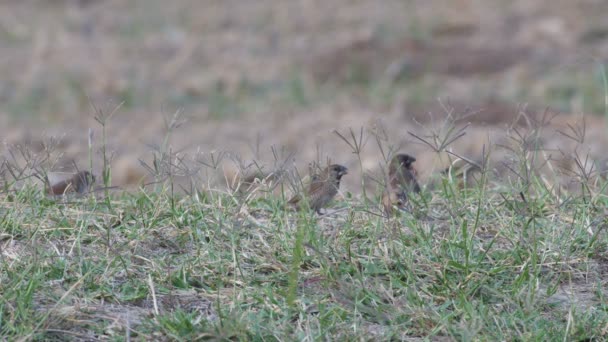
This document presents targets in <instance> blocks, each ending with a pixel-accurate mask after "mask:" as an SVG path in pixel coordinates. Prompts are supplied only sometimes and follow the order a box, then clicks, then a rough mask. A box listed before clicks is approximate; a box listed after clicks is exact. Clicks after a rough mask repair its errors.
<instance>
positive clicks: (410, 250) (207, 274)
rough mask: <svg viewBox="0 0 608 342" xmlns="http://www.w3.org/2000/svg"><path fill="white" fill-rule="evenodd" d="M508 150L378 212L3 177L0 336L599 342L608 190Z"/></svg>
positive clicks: (607, 324)
mask: <svg viewBox="0 0 608 342" xmlns="http://www.w3.org/2000/svg"><path fill="white" fill-rule="evenodd" d="M100 115H101V114H100ZM173 121H174V120H172V121H171V122H173ZM171 122H168V126H172V125H173V124H172V123H171ZM449 132H452V133H449ZM454 132H456V133H454ZM459 132H460V131H454V130H448V133H447V134H448V136H446V138H445V139H444V140H442V141H444V142H445V141H449V140H450V139H453V138H450V137H449V135H450V134H452V135H453V134H459ZM351 133H353V132H352V131H351ZM531 134H532V135H533V133H531ZM351 135H352V134H351ZM353 139H355V140H354V142H353V143H354V144H355V145H357V146H363V145H361V143H360V141H362V140H364V138H363V136H361V137H356V136H355V135H353ZM345 141H348V139H347V140H345ZM441 144H443V143H441ZM439 147H441V146H439ZM441 148H445V146H443V147H441ZM525 148H526V147H522V150H525ZM163 149H167V146H165V147H163ZM522 150H517V149H514V150H513V151H514V153H516V154H518V155H520V156H522V157H521V158H523V156H525V155H526V153H525V152H526V151H523V152H522ZM165 152H167V151H165ZM158 153H160V154H162V153H163V152H162V151H159V152H158ZM162 159H163V156H161V155H159V156H158V160H162ZM519 162H520V163H521V164H520V165H519V167H520V168H519V169H517V168H513V170H524V169H525V170H527V172H524V171H522V173H521V174H522V175H524V174H525V175H526V176H525V177H513V178H512V179H511V180H509V179H505V178H503V179H501V181H500V182H498V180H497V179H496V178H495V177H493V176H492V173H491V172H490V171H486V172H484V173H482V175H483V178H482V181H481V182H480V183H479V184H486V186H481V185H479V186H476V187H469V188H460V187H459V185H458V184H459V183H458V180H457V179H454V178H448V177H446V178H440V179H439V180H438V183H436V184H437V186H435V187H429V188H427V189H426V190H425V191H423V193H422V194H421V195H420V196H418V197H413V198H412V205H413V210H412V212H411V213H409V212H403V213H400V214H399V215H398V216H397V217H393V218H390V219H388V218H386V217H383V216H382V215H380V213H381V211H380V209H379V208H378V207H377V204H376V202H374V200H373V195H372V194H369V195H368V196H372V197H370V198H369V199H368V200H364V199H363V198H358V197H357V196H347V198H348V199H347V200H343V201H342V202H341V203H335V207H342V208H345V210H340V211H337V212H336V213H334V214H329V215H324V216H321V217H319V216H316V215H315V214H313V213H312V212H301V213H295V212H291V211H287V210H284V209H283V207H284V199H283V196H274V195H271V194H264V193H260V195H258V196H240V195H238V194H235V193H230V192H227V191H226V190H225V189H217V190H209V191H206V192H198V193H197V194H196V196H195V195H193V196H187V195H176V194H175V191H174V188H173V187H171V186H170V184H166V185H165V186H157V187H156V190H154V191H148V190H144V189H141V190H140V191H134V192H124V193H106V194H99V195H97V196H93V195H89V196H86V197H82V198H66V199H49V198H47V197H46V196H45V195H44V194H43V193H42V192H41V189H39V188H38V187H32V186H27V185H26V186H22V187H17V186H16V185H14V184H13V183H10V184H9V186H10V187H11V188H10V189H7V188H5V191H4V192H3V193H2V197H1V201H0V220H1V221H0V222H1V226H2V235H1V236H0V251H1V253H0V256H1V259H0V292H1V293H2V297H1V299H0V334H1V335H2V336H3V338H6V339H11V340H53V339H77V340H78V339H88V340H96V339H112V340H123V339H126V340H130V339H135V340H152V339H154V340H197V339H218V340H225V339H238V340H294V339H297V340H321V339H325V338H327V337H329V336H331V337H332V338H334V339H337V340H359V339H381V340H388V339H406V338H423V339H430V340H434V339H439V338H444V339H447V340H481V341H483V340H526V341H527V340H564V341H565V340H568V341H571V340H579V341H580V340H585V339H593V338H595V339H604V338H606V335H607V334H608V310H607V309H608V307H607V306H606V304H605V303H606V301H605V292H604V291H605V290H606V285H605V284H606V274H607V269H606V267H605V265H604V264H605V262H606V260H607V257H608V254H607V248H608V243H606V241H607V240H606V232H605V227H606V224H607V222H606V219H605V218H604V215H605V214H604V213H603V211H602V209H601V208H604V207H605V206H606V201H607V200H606V198H605V196H604V195H602V191H599V192H596V191H595V190H597V189H602V188H603V186H605V184H603V181H602V180H596V181H594V182H593V183H592V184H587V188H586V189H591V191H589V192H585V194H586V195H585V196H577V195H575V194H572V193H570V194H567V193H565V192H564V193H563V194H562V195H560V196H557V195H555V194H554V192H553V191H552V189H550V188H547V186H545V183H544V182H542V181H541V177H540V174H539V173H538V172H537V171H536V170H534V169H532V167H531V166H530V165H531V164H529V163H528V162H526V161H525V160H523V159H519ZM3 165H4V166H6V163H5V164H3ZM155 165H156V163H155ZM159 165H160V164H159ZM168 167H171V166H170V165H169V166H168ZM104 174H105V175H106V177H109V173H108V174H106V173H104ZM169 174H171V173H169ZM486 177H487V180H488V181H486ZM586 179H589V178H586ZM105 181H106V184H108V183H107V182H109V178H107V179H105ZM507 189H508V190H507ZM106 191H107V190H106ZM104 192H105V191H104ZM106 195H107V196H106ZM378 195H379V194H378ZM245 199H247V200H245Z"/></svg>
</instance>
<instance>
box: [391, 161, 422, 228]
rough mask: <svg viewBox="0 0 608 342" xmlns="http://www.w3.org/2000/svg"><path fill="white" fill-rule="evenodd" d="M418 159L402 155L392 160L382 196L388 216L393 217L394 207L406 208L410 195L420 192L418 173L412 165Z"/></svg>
mask: <svg viewBox="0 0 608 342" xmlns="http://www.w3.org/2000/svg"><path fill="white" fill-rule="evenodd" d="M415 161H416V158H414V157H412V156H410V155H409V154H405V153H400V154H397V155H396V156H394V157H393V158H392V159H391V162H390V164H389V167H388V184H387V185H386V190H385V191H384V194H383V195H382V205H383V206H384V211H385V213H386V214H387V215H389V216H390V215H391V214H392V211H393V206H396V207H398V208H400V209H402V208H404V206H405V204H406V203H407V201H408V199H409V198H408V193H411V192H415V193H418V192H420V185H419V184H418V181H417V180H416V177H417V175H418V172H417V171H416V169H415V168H414V166H413V165H412V164H413V163H414V162H415Z"/></svg>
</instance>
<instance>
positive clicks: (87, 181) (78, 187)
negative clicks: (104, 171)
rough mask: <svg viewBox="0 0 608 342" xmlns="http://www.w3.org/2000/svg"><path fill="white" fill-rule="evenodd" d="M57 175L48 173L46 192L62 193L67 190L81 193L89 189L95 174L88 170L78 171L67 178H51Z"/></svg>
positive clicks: (67, 191) (52, 193)
mask: <svg viewBox="0 0 608 342" xmlns="http://www.w3.org/2000/svg"><path fill="white" fill-rule="evenodd" d="M58 177H59V176H57V175H54V174H49V175H48V186H49V189H48V192H49V194H51V195H64V194H66V193H69V192H76V193H78V194H80V195H82V194H84V193H86V192H87V191H89V189H90V187H91V185H92V184H93V183H94V182H95V176H94V175H93V174H91V173H90V172H89V171H80V172H78V173H76V174H74V175H73V176H72V177H70V178H68V179H63V180H57V179H53V178H58Z"/></svg>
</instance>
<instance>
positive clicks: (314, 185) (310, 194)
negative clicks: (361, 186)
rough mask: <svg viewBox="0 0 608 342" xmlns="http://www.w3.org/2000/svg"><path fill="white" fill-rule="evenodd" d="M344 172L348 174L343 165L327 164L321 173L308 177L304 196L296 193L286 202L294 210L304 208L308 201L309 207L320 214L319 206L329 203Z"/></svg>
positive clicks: (338, 186) (322, 206) (336, 191)
mask: <svg viewBox="0 0 608 342" xmlns="http://www.w3.org/2000/svg"><path fill="white" fill-rule="evenodd" d="M346 174H348V169H347V168H346V167H345V166H342V165H339V164H332V165H329V166H327V167H326V168H325V169H324V170H323V171H321V173H319V174H316V175H313V176H312V177H311V178H310V180H311V181H310V185H309V186H308V189H307V190H306V191H305V192H304V196H301V195H300V194H296V195H295V196H293V197H292V198H291V199H290V200H289V201H288V202H287V203H288V204H289V205H290V206H292V207H293V208H295V209H296V210H301V209H302V208H305V207H306V203H308V206H309V207H310V209H312V210H314V211H315V212H317V214H321V208H324V207H325V206H326V205H327V204H329V202H331V200H332V199H333V198H334V196H336V194H337V193H338V189H339V188H340V180H341V179H342V176H344V175H346Z"/></svg>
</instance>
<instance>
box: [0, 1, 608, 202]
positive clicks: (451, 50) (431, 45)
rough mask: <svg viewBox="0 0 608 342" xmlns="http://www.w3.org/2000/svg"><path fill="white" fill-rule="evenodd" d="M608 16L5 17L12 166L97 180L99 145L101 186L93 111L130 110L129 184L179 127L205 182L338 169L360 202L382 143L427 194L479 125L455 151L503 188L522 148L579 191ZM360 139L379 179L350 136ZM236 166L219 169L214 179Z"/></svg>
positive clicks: (489, 5) (141, 13) (579, 7)
mask: <svg viewBox="0 0 608 342" xmlns="http://www.w3.org/2000/svg"><path fill="white" fill-rule="evenodd" d="M607 11H608V2H605V1H598V0H595V1H592V0H582V1H566V0H537V1H523V0H521V1H500V0H492V1H472V0H457V1H450V2H445V1H439V0H430V1H402V0H382V1H351V0H348V1H347V0H333V1H315V0H311V1H279V0H261V1H236V0H206V1H198V0H196V1H195V0H178V1H171V2H166V1H162V0H130V1H120V0H87V1H84V0H47V1H44V0H24V1H16V0H11V1H4V2H2V3H0V39H1V40H2V41H3V44H2V45H1V47H0V49H2V51H1V54H0V56H2V57H0V72H1V74H2V75H3V76H2V77H1V78H0V101H1V102H0V103H1V104H2V106H0V128H1V130H0V134H1V135H0V136H1V137H2V141H3V143H4V146H3V149H4V151H3V153H4V154H5V155H6V156H8V155H9V151H10V149H11V148H14V146H15V145H23V144H27V145H29V146H30V147H31V149H32V150H33V151H37V152H38V153H42V152H43V150H44V149H43V148H42V147H41V146H42V145H43V144H45V143H46V144H48V141H49V139H50V137H58V138H61V142H60V143H59V144H58V146H57V147H56V148H54V155H56V156H57V162H56V163H49V164H48V165H47V167H48V168H49V169H52V170H69V169H73V168H74V164H76V165H77V166H78V167H79V168H87V167H88V145H87V141H88V131H89V129H92V130H93V132H94V140H93V142H94V169H95V171H96V172H98V173H99V171H100V168H101V155H100V153H99V147H100V144H101V139H102V132H101V126H100V124H99V123H98V122H97V121H96V120H95V119H94V116H95V112H96V110H95V109H94V108H97V110H98V111H99V110H102V111H103V112H104V113H106V114H108V113H111V112H112V111H113V110H114V109H115V108H116V107H117V106H118V105H119V104H121V103H122V105H121V106H120V107H119V108H118V109H117V110H116V113H115V114H114V115H113V116H112V118H111V119H110V120H109V121H108V125H107V141H108V143H107V147H108V150H109V151H110V152H111V154H112V157H113V160H112V172H113V182H114V183H115V184H116V185H122V186H133V185H135V184H137V183H138V182H139V181H140V180H141V179H142V178H147V179H149V178H150V175H149V172H148V170H146V169H145V168H144V167H142V166H141V164H140V160H142V161H144V162H146V163H148V164H151V163H152V155H153V151H154V149H155V146H156V147H158V146H161V145H162V144H163V141H164V139H165V137H166V136H167V129H166V125H167V120H168V119H169V118H171V116H172V115H173V113H175V112H177V111H180V112H181V113H183V117H184V119H185V121H184V123H183V124H182V125H181V126H180V127H178V128H176V129H175V130H174V131H173V132H172V134H171V135H170V139H169V140H168V141H169V145H170V146H171V149H170V150H171V151H172V152H175V153H182V154H183V155H184V157H183V158H184V159H183V161H184V163H187V164H188V165H190V168H191V170H196V169H197V167H201V170H200V172H199V173H197V177H199V178H200V179H201V180H203V183H206V182H207V181H208V180H209V182H210V183H212V184H223V183H224V181H225V179H223V178H224V175H228V177H231V176H232V175H235V174H238V173H240V172H244V173H250V172H253V171H254V167H252V166H251V162H252V161H256V162H258V163H259V164H260V165H264V166H265V167H264V168H265V170H272V169H273V167H274V165H275V161H274V159H275V158H277V157H278V159H286V158H287V157H288V156H289V158H287V159H288V161H287V165H289V166H291V165H294V163H295V165H296V166H297V167H298V168H299V169H300V172H302V173H305V170H306V166H307V165H308V163H309V162H310V161H313V160H321V161H325V160H326V159H327V158H331V160H332V161H333V162H337V163H341V164H344V165H346V166H347V167H349V169H351V173H350V174H349V176H348V177H347V178H346V179H345V189H347V190H349V191H353V192H355V193H357V192H359V191H360V184H361V175H362V173H365V174H366V175H371V176H370V177H369V178H374V177H375V178H378V177H381V174H382V172H381V168H382V165H383V164H384V161H383V157H382V153H381V149H380V148H379V145H381V146H383V148H384V149H385V151H386V150H388V148H389V147H393V148H394V149H395V150H400V151H405V152H409V153H411V154H414V155H415V156H416V157H417V158H418V162H417V167H418V169H419V171H420V173H421V175H422V177H423V179H424V180H425V181H427V180H428V179H429V178H430V176H431V175H433V174H437V173H438V172H439V171H441V170H443V169H444V168H445V167H447V165H448V164H449V160H448V157H447V155H446V154H445V153H443V154H437V153H435V152H433V149H432V148H431V147H430V146H429V145H428V144H426V143H424V142H423V140H425V141H427V142H432V143H431V145H433V144H434V143H435V144H436V143H438V142H439V141H440V140H441V139H442V137H445V135H446V134H448V133H447V132H449V131H450V127H455V129H454V130H453V131H452V132H457V131H458V129H460V128H462V127H466V129H465V130H464V131H463V132H465V133H466V134H465V135H463V136H462V137H461V138H459V139H457V140H456V141H455V142H454V143H453V144H451V145H450V146H449V147H448V148H449V149H450V150H451V151H452V152H453V153H455V154H457V155H462V156H465V157H466V158H469V159H472V160H475V161H480V160H481V159H482V153H483V152H484V151H486V152H487V151H488V150H490V151H491V154H490V160H491V167H492V168H493V169H494V170H496V173H497V174H499V175H503V176H505V177H517V176H516V175H515V173H514V172H512V170H511V168H509V167H507V166H509V165H511V166H512V165H516V164H517V158H516V157H515V155H517V153H516V151H519V150H518V147H521V146H524V147H526V148H527V150H525V151H523V152H521V153H522V155H526V157H529V158H532V157H533V155H538V157H534V158H538V160H542V161H544V162H539V161H538V160H537V163H538V167H539V168H542V169H543V170H546V172H547V173H548V174H549V175H555V176H557V179H558V180H559V181H560V182H561V183H562V184H564V185H567V186H570V185H573V184H574V186H575V185H576V172H577V170H578V169H577V168H579V169H580V167H578V166H577V165H578V164H577V159H579V160H581V159H585V156H587V155H589V156H590V162H591V163H595V164H596V165H597V166H598V167H601V166H605V165H604V164H605V161H606V160H607V158H606V157H607V156H606V152H605V151H604V148H603V146H606V132H608V126H607V125H606V123H605V122H604V120H603V119H602V118H601V117H600V116H598V115H601V114H603V113H604V112H605V110H606V108H605V105H606V104H605V103H604V96H605V93H606V92H608V89H605V88H604V85H603V78H602V76H603V74H602V68H601V66H602V65H603V64H602V63H603V62H604V61H605V60H606V57H608V24H606V21H605V16H604V14H605V13H608V12H607ZM546 108H550V109H549V110H546ZM555 115H556V116H555ZM583 115H584V117H585V120H584V122H585V125H584V126H583V120H582V117H583ZM548 118H552V120H548ZM545 119H546V120H545ZM447 122H451V123H452V124H446V123H447ZM541 127H542V129H540V128H541ZM583 127H584V129H583ZM361 128H363V133H364V134H363V137H364V142H365V144H364V147H363V150H362V152H361V155H360V156H361V164H362V166H363V170H361V167H360V166H359V161H358V160H357V156H356V155H355V154H353V153H352V149H351V148H350V147H349V146H348V145H347V144H346V143H345V142H344V141H343V140H342V139H341V138H339V137H338V135H337V134H335V133H334V130H337V131H338V132H340V133H341V134H342V135H344V136H345V137H349V136H350V131H349V130H350V129H352V130H353V132H355V133H356V136H358V134H359V132H360V129H361ZM533 128H536V129H537V133H538V134H537V137H538V140H537V142H540V145H538V144H535V145H534V148H530V146H525V145H526V142H522V141H519V140H518V137H519V138H522V137H524V138H522V139H523V140H526V139H527V138H530V137H529V136H528V137H527V138H525V136H526V134H530V132H532V131H533ZM583 131H584V133H585V139H582V138H581V139H578V138H577V134H580V133H581V132H583ZM435 135H437V136H435ZM448 135H449V134H448ZM379 142H380V143H379ZM169 145H167V146H169ZM273 146H274V147H275V152H276V155H275V154H273V151H272V149H271V147H273ZM167 150H169V148H168V147H167ZM531 150H533V151H536V152H538V153H536V154H535V153H533V152H530V151H531ZM221 151H227V152H229V153H228V154H226V157H225V158H224V159H223V162H222V163H221V165H220V166H219V167H218V169H217V170H216V171H210V170H208V168H207V167H204V165H205V164H209V161H210V160H211V159H212V157H211V153H212V152H213V158H215V157H217V156H218V154H219V155H221V153H220V152H221ZM546 161H549V162H548V163H547V162H546ZM239 163H240V164H243V165H244V166H249V168H246V169H245V170H241V169H242V168H240V167H239V165H238V164H239ZM586 167H588V166H585V167H584V168H586ZM369 178H368V179H369ZM368 184H373V182H368Z"/></svg>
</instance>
